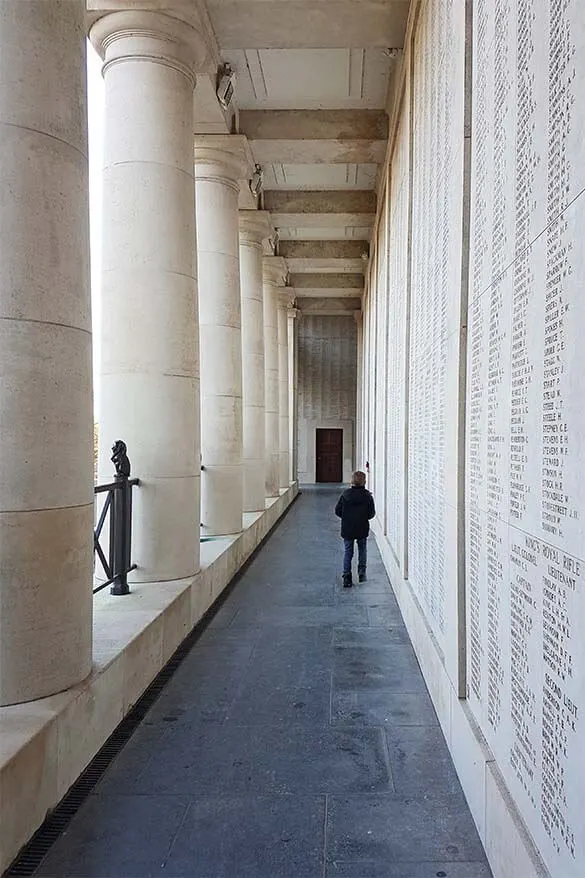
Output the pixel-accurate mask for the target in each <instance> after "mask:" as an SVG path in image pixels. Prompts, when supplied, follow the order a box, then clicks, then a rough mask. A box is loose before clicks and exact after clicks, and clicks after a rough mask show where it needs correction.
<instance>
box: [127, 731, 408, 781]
mask: <svg viewBox="0 0 585 878" xmlns="http://www.w3.org/2000/svg"><path fill="white" fill-rule="evenodd" d="M391 789H392V781H391V778H390V774H389V770H388V755H387V749H386V741H385V739H384V733H383V730H382V729H377V728H365V727H364V728H360V729H358V728H344V729H338V728H332V727H331V726H328V725H327V726H324V727H322V728H321V729H318V728H316V727H312V728H303V727H301V726H300V725H299V726H295V727H292V728H291V727H286V726H285V727H283V728H282V730H277V731H275V729H274V728H273V727H272V726H266V725H263V726H242V725H235V724H233V723H224V724H222V725H216V724H207V725H205V726H204V725H200V726H198V727H196V728H195V729H193V727H192V726H191V724H190V723H189V722H182V721H181V720H179V721H178V722H176V723H174V724H173V727H172V729H169V731H167V733H166V734H165V735H164V736H163V738H162V739H161V741H160V743H159V745H158V747H157V750H156V754H154V755H153V757H152V758H151V759H150V761H149V762H148V763H147V764H146V765H145V766H144V768H143V769H142V770H141V771H140V773H139V774H138V775H137V777H136V778H135V779H134V780H133V781H130V782H129V784H128V791H129V792H131V793H136V794H142V795H153V794H154V795H159V794H169V793H182V794H186V795H201V794H206V795H209V794H216V795H219V794H224V795H228V794H239V793H245V792H256V793H279V794H282V793H292V792H296V793H311V794H321V793H326V792H329V791H336V792H342V793H344V792H349V791H380V790H383V791H388V790H391Z"/></svg>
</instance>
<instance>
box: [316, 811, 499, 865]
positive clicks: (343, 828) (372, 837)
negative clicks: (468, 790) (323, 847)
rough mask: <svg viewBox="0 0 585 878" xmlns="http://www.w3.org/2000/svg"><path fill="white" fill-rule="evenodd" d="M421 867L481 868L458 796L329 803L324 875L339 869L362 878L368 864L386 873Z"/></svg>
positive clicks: (472, 831) (468, 818) (472, 832)
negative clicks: (472, 865)
mask: <svg viewBox="0 0 585 878" xmlns="http://www.w3.org/2000/svg"><path fill="white" fill-rule="evenodd" d="M425 861H426V862H439V863H440V862H458V861H459V862H471V863H473V862H476V863H477V862H485V857H484V852H483V849H482V846H481V843H480V841H479V837H478V835H477V831H476V829H475V826H474V824H473V821H472V819H471V815H470V813H469V810H468V808H467V804H466V802H465V799H464V798H463V796H447V795H445V796H444V797H443V798H442V799H441V800H440V801H437V800H429V799H426V798H425V797H424V796H423V797H419V798H415V797H407V796H389V795H386V796H380V795H377V796H372V795H369V796H368V795H366V796H348V797H346V798H339V797H336V796H330V797H329V798H328V808H327V864H328V869H327V872H328V874H331V875H335V874H336V873H335V869H336V868H337V865H338V864H340V863H344V864H345V865H344V869H345V872H344V874H345V876H346V878H350V876H351V878H362V876H363V875H364V874H368V873H367V872H365V871H364V867H365V866H366V865H367V864H375V865H376V866H381V867H383V868H386V869H387V868H388V866H389V864H392V865H394V866H395V865H396V864H397V863H409V862H410V863H413V862H415V863H416V862H425ZM382 874H387V873H382ZM398 874H400V872H398ZM415 874H416V873H415ZM423 874H424V873H423Z"/></svg>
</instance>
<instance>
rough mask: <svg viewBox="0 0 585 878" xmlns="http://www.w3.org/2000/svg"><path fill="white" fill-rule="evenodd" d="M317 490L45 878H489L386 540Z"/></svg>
mask: <svg viewBox="0 0 585 878" xmlns="http://www.w3.org/2000/svg"><path fill="white" fill-rule="evenodd" d="M338 493H339V489H338V488H331V487H323V488H308V489H304V491H303V494H302V496H301V497H300V499H299V500H298V501H297V502H296V503H295V504H294V505H293V507H292V509H291V511H290V512H289V514H288V515H287V516H286V517H285V518H284V520H283V521H282V522H281V524H280V525H279V526H278V527H277V528H276V530H275V531H274V533H273V535H272V536H271V537H270V538H269V540H268V541H267V543H266V545H265V547H264V548H263V549H262V550H261V551H260V552H259V554H258V555H257V556H256V558H255V559H254V561H253V562H252V563H251V564H250V566H249V567H248V568H247V570H246V572H245V574H244V575H243V576H242V578H241V579H240V580H239V581H238V582H237V584H236V585H235V587H234V588H233V589H232V591H231V593H230V594H229V595H228V597H227V599H226V600H225V601H224V603H223V604H222V606H221V607H220V609H219V610H218V612H217V613H216V615H215V617H214V618H213V620H212V621H211V622H210V623H209V624H208V626H207V627H206V629H205V630H203V631H202V632H201V636H200V637H199V638H198V640H197V642H196V644H195V646H194V647H193V649H192V650H191V651H190V653H189V654H188V655H187V657H186V658H185V660H184V661H183V663H182V664H181V665H180V667H179V668H178V670H177V672H176V673H175V675H174V676H173V678H172V679H171V680H170V682H169V683H168V685H167V686H166V688H165V689H164V690H163V692H162V694H161V696H160V697H159V698H158V700H157V701H156V703H155V704H154V706H153V707H152V709H151V710H150V712H149V714H148V715H147V717H146V719H145V720H144V721H143V723H142V724H141V725H140V726H139V727H138V729H137V731H136V732H135V734H134V735H133V737H132V738H131V739H130V741H129V742H128V743H127V744H126V746H125V747H124V749H123V750H122V751H121V753H120V754H119V755H118V756H117V757H116V758H115V760H114V761H113V762H112V764H111V765H110V767H109V768H108V770H107V771H106V773H105V774H104V776H103V778H102V779H101V781H100V782H99V783H98V785H97V786H96V787H95V789H94V792H93V794H92V795H91V796H90V797H89V798H88V799H87V800H86V801H85V803H84V804H83V806H82V807H81V809H80V810H79V811H78V812H77V814H76V815H75V817H74V818H73V820H72V822H71V824H70V826H69V829H68V830H67V832H66V834H65V835H63V836H62V837H61V838H60V839H59V840H58V841H57V842H56V844H55V845H54V846H53V848H52V849H51V850H50V852H49V853H48V855H47V856H46V858H45V860H44V861H43V863H42V864H41V866H40V867H39V869H38V870H37V872H36V874H37V875H43V876H54V878H67V876H71V878H84V876H99V878H147V876H162V875H165V876H170V878H179V876H189V878H280V876H287V878H321V876H328V878H332V876H337V878H489V876H490V871H489V868H488V866H487V864H486V860H485V855H484V852H483V849H482V846H481V844H480V841H479V839H478V836H477V833H476V830H475V827H474V824H473V821H472V818H471V815H470V813H469V810H468V808H467V805H466V802H465V800H464V798H463V794H462V792H461V789H460V786H459V783H458V780H457V777H456V774H455V771H454V768H453V765H452V763H451V760H450V757H449V753H448V750H447V747H446V745H445V742H444V740H443V737H442V734H441V731H440V729H439V726H438V723H437V720H436V717H435V714H434V711H433V707H432V704H431V701H430V699H429V696H428V694H427V692H426V688H425V684H424V681H423V678H422V676H421V673H420V670H419V667H418V664H417V661H416V658H415V655H414V652H413V649H412V647H411V645H410V643H409V639H408V636H407V633H406V629H405V628H404V625H403V623H402V619H401V617H400V613H399V611H398V607H397V604H396V601H395V599H394V597H393V595H392V593H391V591H390V586H389V583H388V580H387V577H386V575H385V573H384V569H383V566H382V562H381V560H380V556H379V554H378V552H377V549H376V547H375V543H374V540H373V538H371V539H370V542H369V554H370V560H369V568H368V582H367V583H366V584H364V585H361V586H355V587H354V588H353V589H346V590H344V589H342V587H341V585H340V572H341V571H340V568H341V546H342V544H341V541H340V539H339V523H338V520H337V519H336V518H335V517H334V515H333V507H334V505H335V500H336V498H337V496H338Z"/></svg>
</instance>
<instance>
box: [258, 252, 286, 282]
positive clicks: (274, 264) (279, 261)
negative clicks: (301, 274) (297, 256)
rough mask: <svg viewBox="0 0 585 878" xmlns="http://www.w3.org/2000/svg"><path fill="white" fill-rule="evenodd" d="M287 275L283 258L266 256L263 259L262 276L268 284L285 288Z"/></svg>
mask: <svg viewBox="0 0 585 878" xmlns="http://www.w3.org/2000/svg"><path fill="white" fill-rule="evenodd" d="M287 274H288V269H287V267H286V261H285V260H284V259H283V257H282V256H264V257H263V258H262V276H263V278H264V281H265V282H266V283H271V284H274V285H275V286H278V287H283V286H284V285H285V283H286V276H287Z"/></svg>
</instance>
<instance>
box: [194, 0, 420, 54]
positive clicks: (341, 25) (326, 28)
mask: <svg viewBox="0 0 585 878" xmlns="http://www.w3.org/2000/svg"><path fill="white" fill-rule="evenodd" d="M207 6H208V8H209V12H210V14H211V18H212V20H213V27H214V30H215V34H216V36H217V40H218V42H219V45H220V46H221V48H222V49H241V48H253V47H255V46H262V47H263V48H264V49H297V48H301V49H306V48H317V49H326V48H333V49H336V48H338V47H339V46H347V45H353V46H360V47H362V48H368V47H380V48H394V47H402V46H403V42H404V33H405V30H406V21H407V18H408V7H409V0H385V2H383V3H381V2H380V0H361V2H359V3H358V2H356V0H336V2H331V0H319V2H317V3H316V2H315V0H246V2H245V3H244V2H242V0H208V2H207Z"/></svg>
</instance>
